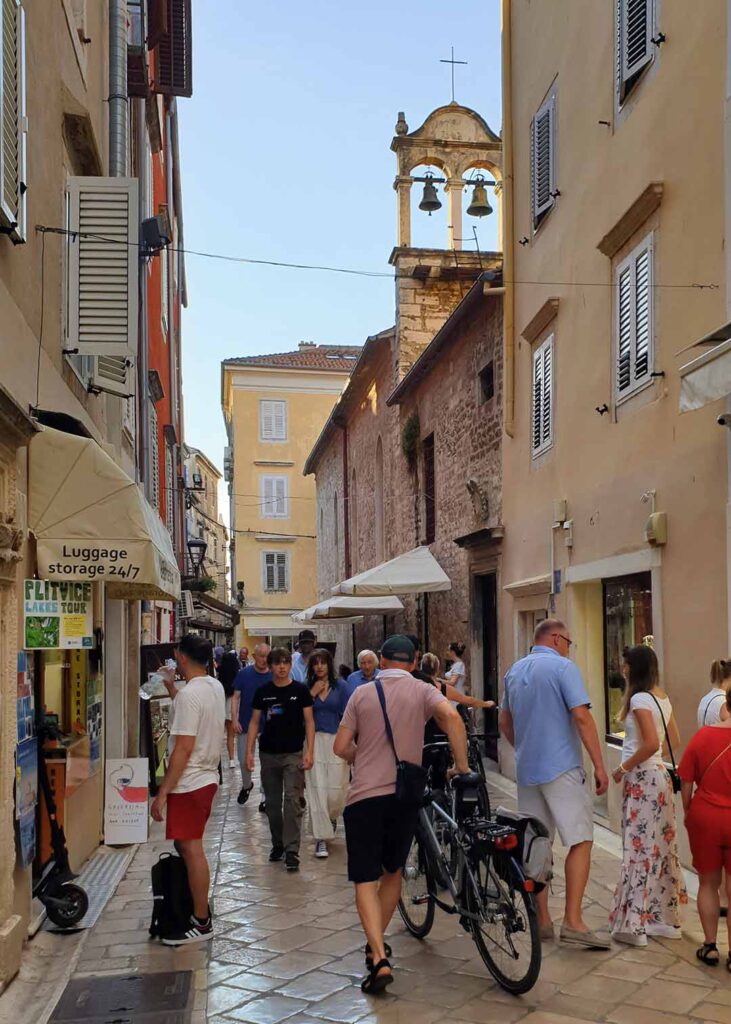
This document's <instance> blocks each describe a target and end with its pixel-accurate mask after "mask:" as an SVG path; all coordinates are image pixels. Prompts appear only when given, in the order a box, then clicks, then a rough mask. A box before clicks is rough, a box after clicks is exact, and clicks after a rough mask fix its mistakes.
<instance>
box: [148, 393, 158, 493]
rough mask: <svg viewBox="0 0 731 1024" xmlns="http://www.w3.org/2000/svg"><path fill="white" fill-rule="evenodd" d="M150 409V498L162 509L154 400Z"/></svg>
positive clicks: (149, 404) (149, 406)
mask: <svg viewBox="0 0 731 1024" xmlns="http://www.w3.org/2000/svg"><path fill="white" fill-rule="evenodd" d="M148 408H149V410H150V412H149V415H150V498H151V502H152V505H153V507H154V508H156V509H157V511H158V512H159V511H160V451H159V448H158V439H157V409H156V408H155V404H154V402H149V403H148Z"/></svg>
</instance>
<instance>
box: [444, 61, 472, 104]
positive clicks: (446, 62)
mask: <svg viewBox="0 0 731 1024" xmlns="http://www.w3.org/2000/svg"><path fill="white" fill-rule="evenodd" d="M439 63H440V64H451V65H452V68H451V71H452V103H454V65H455V64H467V63H469V62H468V61H466V60H455V59H454V47H452V56H451V59H449V60H447V59H446V58H445V57H442V58H441V59H440V61H439Z"/></svg>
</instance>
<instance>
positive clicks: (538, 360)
mask: <svg viewBox="0 0 731 1024" xmlns="http://www.w3.org/2000/svg"><path fill="white" fill-rule="evenodd" d="M542 406H543V358H542V354H541V350H540V349H537V350H536V351H535V352H534V353H533V424H532V426H533V440H532V446H533V451H534V452H536V451H538V449H539V448H540V447H541V431H542V417H541V410H542Z"/></svg>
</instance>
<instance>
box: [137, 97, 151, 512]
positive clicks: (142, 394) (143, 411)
mask: <svg viewBox="0 0 731 1024" xmlns="http://www.w3.org/2000/svg"><path fill="white" fill-rule="evenodd" d="M135 111H136V117H135V136H136V138H135V148H136V150H137V178H138V182H139V190H140V216H141V217H142V218H144V217H146V216H147V210H148V209H149V206H150V198H151V197H150V196H148V194H147V174H146V167H145V162H146V161H147V160H149V159H150V154H149V152H148V148H147V141H148V140H147V122H146V119H145V101H144V100H135ZM138 289H139V303H138V317H137V319H138V327H137V333H138V336H139V345H138V350H137V413H138V415H137V444H138V456H137V462H138V472H139V476H140V478H141V480H142V485H143V488H144V491H145V495H146V497H147V498H148V499H149V498H151V497H152V494H151V492H150V472H149V466H150V418H149V416H148V415H147V388H148V383H147V370H148V359H147V345H148V338H147V259H146V257H144V258H143V257H142V256H141V257H140V263H139V277H138Z"/></svg>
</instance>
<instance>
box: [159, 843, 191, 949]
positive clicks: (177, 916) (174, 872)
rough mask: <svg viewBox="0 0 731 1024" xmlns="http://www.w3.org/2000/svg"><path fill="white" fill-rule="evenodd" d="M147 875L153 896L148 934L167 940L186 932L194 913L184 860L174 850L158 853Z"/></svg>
mask: <svg viewBox="0 0 731 1024" xmlns="http://www.w3.org/2000/svg"><path fill="white" fill-rule="evenodd" d="M150 874H151V877H152V899H153V904H152V920H151V921H150V937H151V938H153V939H155V938H160V939H169V938H171V937H172V936H173V935H180V934H185V932H186V930H187V929H188V928H190V916H191V914H192V913H193V897H192V895H191V892H190V886H189V885H188V872H187V870H186V868H185V861H184V860H183V858H182V857H178V856H176V855H175V854H173V853H161V854H160V857H159V859H158V861H157V864H153V865H152V871H151V872H150Z"/></svg>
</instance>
